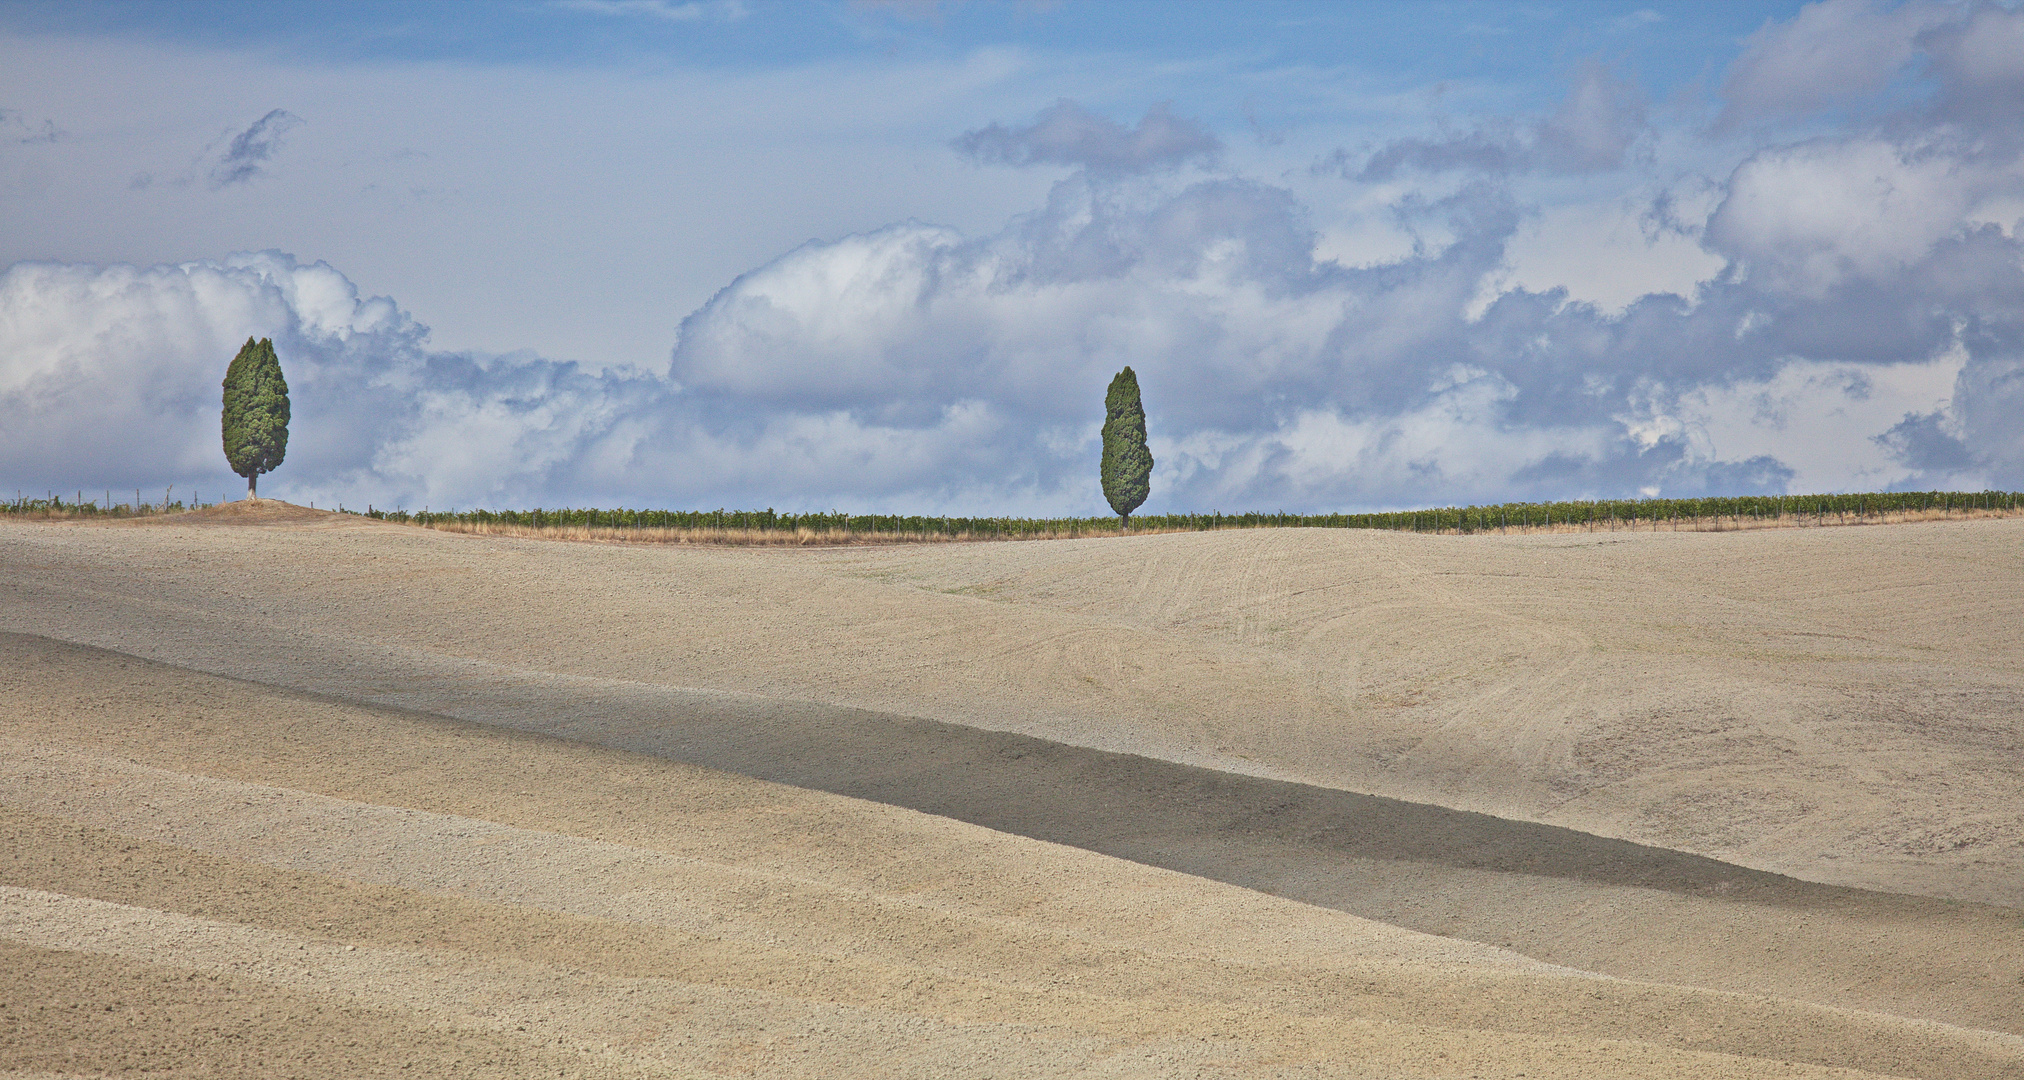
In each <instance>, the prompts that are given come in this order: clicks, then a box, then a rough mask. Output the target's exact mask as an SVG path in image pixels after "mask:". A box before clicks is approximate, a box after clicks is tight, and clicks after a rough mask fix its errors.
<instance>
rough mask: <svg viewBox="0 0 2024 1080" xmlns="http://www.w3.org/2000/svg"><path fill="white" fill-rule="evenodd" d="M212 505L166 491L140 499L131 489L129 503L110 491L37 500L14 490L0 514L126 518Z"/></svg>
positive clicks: (53, 494) (51, 496)
mask: <svg viewBox="0 0 2024 1080" xmlns="http://www.w3.org/2000/svg"><path fill="white" fill-rule="evenodd" d="M171 490H173V489H171ZM216 505H217V504H216V503H206V502H197V501H192V502H188V503H185V502H184V501H183V500H181V499H175V500H173V501H172V500H171V499H170V498H169V492H163V494H162V498H161V501H159V502H152V501H150V502H143V501H142V500H141V493H140V492H138V491H137V492H134V498H133V501H132V502H115V501H113V498H112V494H111V493H110V492H108V493H107V494H106V498H105V500H104V501H103V502H101V501H100V500H97V499H90V500H87V499H85V498H84V493H83V492H78V493H76V494H75V495H74V496H72V497H71V498H68V499H66V498H64V497H63V496H61V495H58V494H55V493H54V492H51V493H47V494H45V495H44V496H43V497H42V498H40V499H30V498H27V497H25V496H23V495H21V494H20V493H19V492H16V493H15V496H14V499H13V501H12V502H0V514H17V515H20V516H22V517H110V518H130V517H152V516H156V515H160V514H180V513H182V512H184V511H186V510H201V509H203V508H204V507H206V506H216Z"/></svg>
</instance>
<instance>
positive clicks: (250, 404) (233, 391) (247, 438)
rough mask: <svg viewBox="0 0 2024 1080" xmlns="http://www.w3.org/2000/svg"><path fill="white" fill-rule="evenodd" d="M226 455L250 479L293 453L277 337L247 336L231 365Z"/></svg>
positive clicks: (225, 419) (227, 376)
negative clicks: (258, 338) (276, 353)
mask: <svg viewBox="0 0 2024 1080" xmlns="http://www.w3.org/2000/svg"><path fill="white" fill-rule="evenodd" d="M220 423H221V426H222V427H223V428H224V433H225V460H226V461H227V462H228V463H230V464H231V466H232V471H233V472H235V473H238V474H239V475H240V476H243V477H245V478H247V479H248V480H251V479H253V478H254V477H256V476H259V475H260V474H261V473H264V472H273V471H274V470H275V468H276V467H278V466H279V465H280V464H281V459H282V458H283V457H285V456H287V454H288V380H287V379H284V378H282V377H281V359H280V358H279V357H277V356H275V355H274V342H273V341H271V340H269V339H267V338H261V339H260V340H259V341H254V340H253V339H252V338H250V337H249V338H247V339H246V345H245V347H244V348H242V349H240V350H239V355H237V356H235V357H233V358H232V366H231V367H228V368H226V369H225V409H224V413H223V415H222V416H221V418H220Z"/></svg>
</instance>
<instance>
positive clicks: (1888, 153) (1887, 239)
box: [1708, 138, 2024, 297]
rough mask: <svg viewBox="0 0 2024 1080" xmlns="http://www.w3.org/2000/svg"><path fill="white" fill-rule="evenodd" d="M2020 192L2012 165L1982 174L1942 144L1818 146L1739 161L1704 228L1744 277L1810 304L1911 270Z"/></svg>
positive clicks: (2020, 176) (1984, 166)
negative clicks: (1852, 280) (1759, 276)
mask: <svg viewBox="0 0 2024 1080" xmlns="http://www.w3.org/2000/svg"><path fill="white" fill-rule="evenodd" d="M2020 192H2024V173H2020V171H2019V170H2018V168H2017V165H2016V161H2015V160H2014V159H2013V160H2012V161H2010V162H2007V163H2004V164H2002V165H1996V166H1992V165H1991V164H1988V163H1985V162H1980V161H1976V160H1974V159H1973V158H1969V157H1967V156H1965V155H1962V154H1959V153H1955V152H1949V148H1948V147H1947V146H1944V145H1932V144H1926V145H1921V144H1918V143H1913V144H1909V145H1908V144H1904V143H1899V142H1894V141H1888V140H1884V139H1881V138H1858V139H1836V140H1825V139H1823V140H1815V141H1811V142H1806V143H1801V144H1798V145H1795V146H1786V147H1778V148H1774V149H1771V150H1766V151H1764V152H1762V153H1759V154H1757V155H1756V156H1754V157H1752V158H1750V159H1749V160H1748V161H1745V162H1744V163H1743V164H1742V165H1741V166H1740V167H1738V168H1737V170H1736V173H1735V175H1734V176H1733V177H1732V178H1731V179H1730V182H1729V192H1728V198H1727V199H1726V200H1725V201H1724V202H1723V204H1722V206H1721V208H1720V209H1719V210H1717V211H1716V213H1715V215H1714V217H1713V218H1712V219H1711V220H1710V221H1709V226H1708V229H1709V236H1710V239H1711V240H1712V241H1713V242H1714V243H1715V244H1717V245H1718V246H1719V247H1720V248H1721V249H1722V250H1724V251H1726V252H1729V253H1732V254H1733V255H1735V256H1736V257H1738V258H1741V259H1744V260H1746V261H1747V262H1748V264H1749V265H1750V268H1751V271H1752V272H1753V273H1764V274H1771V275H1776V276H1777V278H1778V279H1779V283H1780V284H1781V286H1783V287H1785V288H1790V289H1792V290H1794V291H1798V292H1802V293H1804V294H1806V295H1809V296H1816V297H1817V296H1821V295H1824V293H1825V291H1826V290H1828V289H1830V288H1832V287H1834V286H1835V285H1837V284H1839V283H1841V282H1843V281H1844V280H1846V279H1847V278H1849V277H1850V276H1853V275H1869V276H1874V275H1878V274H1886V273H1890V272H1893V271H1897V270H1901V269H1902V268H1904V267H1906V266H1908V265H1911V264H1912V263H1915V262H1917V261H1918V260H1920V259H1921V258H1923V257H1924V256H1925V255H1926V254H1927V253H1928V252H1930V251H1931V250H1932V248H1933V245H1934V244H1936V243H1938V242H1939V241H1940V240H1942V239H1945V238H1947V237H1949V236H1952V235H1955V234H1956V233H1958V232H1959V231H1960V230H1961V229H1962V228H1963V226H1964V225H1966V224H1967V223H1969V222H1971V221H1973V220H1974V219H1976V218H1977V216H1978V215H1981V214H1982V213H1983V207H1984V206H1985V204H1987V203H1989V202H1990V201H1991V200H2000V199H2003V198H2005V197H2008V198H2012V199H2014V198H2015V197H2016V196H2017V195H2018V194H2019V193H2020Z"/></svg>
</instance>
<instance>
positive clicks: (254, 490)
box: [246, 473, 260, 499]
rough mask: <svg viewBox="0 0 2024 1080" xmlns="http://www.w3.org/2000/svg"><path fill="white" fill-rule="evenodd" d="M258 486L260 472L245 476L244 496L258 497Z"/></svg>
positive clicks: (249, 497)
mask: <svg viewBox="0 0 2024 1080" xmlns="http://www.w3.org/2000/svg"><path fill="white" fill-rule="evenodd" d="M259 486H260V474H259V473H254V474H253V475H251V476H249V477H247V478H246V498H248V499H257V498H259V497H260V492H259Z"/></svg>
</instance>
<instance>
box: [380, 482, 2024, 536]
mask: <svg viewBox="0 0 2024 1080" xmlns="http://www.w3.org/2000/svg"><path fill="white" fill-rule="evenodd" d="M2020 505H2024V492H2014V491H1892V492H1872V493H1866V494H1847V495H1745V496H1733V497H1724V498H1707V499H1623V500H1589V501H1574V502H1546V503H1501V504H1498V505H1494V506H1459V507H1457V506H1449V507H1438V508H1428V509H1420V510H1404V511H1397V512H1391V513H1376V514H1288V513H1247V514H1225V513H1221V512H1210V513H1206V514H1141V515H1134V516H1133V517H1132V519H1131V524H1132V529H1133V530H1134V531H1147V532H1154V531H1160V532H1175V531H1188V532H1193V531H1203V530H1209V529H1256V528H1325V529H1391V530H1401V531H1408V532H1463V533H1470V532H1486V531H1491V530H1496V529H1505V528H1554V527H1573V528H1584V527H1594V528H1625V527H1630V528H1642V527H1650V526H1659V527H1663V526H1666V525H1680V526H1693V527H1701V526H1705V525H1707V524H1710V523H1713V524H1720V523H1722V522H1724V521H1734V522H1737V523H1741V522H1743V521H1758V522H1761V521H1771V520H1778V521H1786V520H1795V521H1800V522H1801V523H1803V522H1804V521H1806V520H1811V521H1817V522H1818V523H1821V524H1827V523H1842V522H1847V521H1850V520H1861V519H1866V518H1877V517H1881V516H1884V515H1892V514H1899V515H1901V514H1908V513H1921V514H1923V513H1958V512H1970V511H1973V512H1992V511H1993V512H2011V511H2015V510H2017V509H2018V508H2019V506H2020ZM367 515H368V516H370V517H373V518H377V519H379V520H382V521H397V522H404V523H408V524H414V525H426V526H441V525H473V526H508V527H519V528H533V529H544V528H587V529H680V530H692V531H693V530H702V531H734V532H747V533H768V532H785V533H798V532H812V533H852V534H864V535H888V536H928V537H952V538H953V537H965V538H969V539H1021V538H1034V537H1042V536H1085V535H1109V534H1115V533H1117V532H1118V531H1119V524H1118V519H1116V518H1113V517H1083V518H1009V517H989V518H986V517H978V518H971V517H927V516H920V515H898V514H846V513H842V512H838V511H830V512H827V513H813V514H783V513H778V512H775V511H773V510H700V511H697V510H597V509H589V508H583V509H570V508H559V509H546V508H541V507H536V508H535V509H532V510H465V511H450V512H445V511H426V510H424V511H407V510H381V509H378V508H368V510H367Z"/></svg>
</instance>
